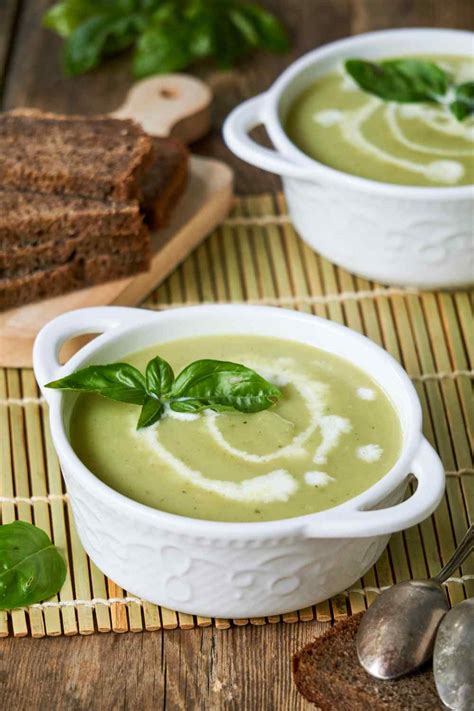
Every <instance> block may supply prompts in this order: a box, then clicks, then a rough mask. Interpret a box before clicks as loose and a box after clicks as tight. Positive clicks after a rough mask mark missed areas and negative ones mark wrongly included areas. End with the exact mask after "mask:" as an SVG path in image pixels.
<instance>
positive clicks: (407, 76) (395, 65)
mask: <svg viewBox="0 0 474 711" xmlns="http://www.w3.org/2000/svg"><path fill="white" fill-rule="evenodd" d="M345 68H346V71H347V72H348V74H350V76H351V77H352V78H353V79H354V81H355V82H356V83H357V84H358V85H359V86H360V88H361V89H363V90H364V91H367V92H368V93H369V94H375V95H376V96H379V97H380V98H381V99H385V100H386V101H397V102H400V103H411V102H419V101H437V100H438V99H439V98H440V97H442V96H444V95H445V94H446V92H447V90H448V84H449V77H448V75H447V74H446V72H444V71H443V70H442V69H441V68H440V67H438V66H437V65H436V64H433V62H428V61H424V60H420V59H391V60H387V61H384V62H380V63H378V64H377V63H375V62H367V61H365V60H363V59H348V60H347V61H346V62H345Z"/></svg>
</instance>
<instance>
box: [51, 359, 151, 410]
mask: <svg viewBox="0 0 474 711" xmlns="http://www.w3.org/2000/svg"><path fill="white" fill-rule="evenodd" d="M45 387H47V388H55V389H57V390H78V391H81V392H92V393H97V394H98V395H103V396H104V397H108V398H110V399H111V400H118V401H119V402H129V403H133V404H134V405H142V404H143V403H144V401H145V397H146V385H145V378H144V377H143V375H142V374H141V373H140V371H139V370H137V369H136V368H134V367H133V366H132V365H129V364H128V363H112V364H111V365H90V366H88V367H87V368H82V369H81V370H77V371H76V372H75V373H71V375H66V377H64V378H61V379H60V380H53V381H52V382H51V383H47V385H46V386H45Z"/></svg>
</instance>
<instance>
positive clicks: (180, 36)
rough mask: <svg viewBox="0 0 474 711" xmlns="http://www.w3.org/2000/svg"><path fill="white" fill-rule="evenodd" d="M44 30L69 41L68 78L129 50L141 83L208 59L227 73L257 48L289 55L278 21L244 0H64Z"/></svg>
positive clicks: (46, 20)
mask: <svg viewBox="0 0 474 711" xmlns="http://www.w3.org/2000/svg"><path fill="white" fill-rule="evenodd" d="M43 24H44V26H45V27H47V28H48V29H51V30H53V31H55V32H57V33H58V34H59V35H60V36H62V37H65V38H67V42H66V45H65V52H64V54H65V57H64V66H65V71H66V72H67V73H68V74H70V75H75V74H80V73H82V72H86V71H89V70H90V69H93V68H94V67H96V66H97V65H98V64H99V63H100V62H101V61H102V59H103V58H105V57H106V56H108V55H110V54H113V53H115V52H118V51H120V50H122V49H124V48H126V47H129V46H131V45H134V49H135V51H134V55H133V71H134V74H135V76H137V77H142V76H146V75H149V74H154V73H156V72H170V71H179V70H181V69H184V68H185V67H187V66H189V65H190V64H192V63H193V62H194V61H196V60H197V59H205V58H208V57H212V58H214V59H215V61H216V62H217V64H218V65H219V66H225V67H228V66H230V65H232V64H234V63H235V62H236V61H237V60H238V59H239V58H240V57H241V56H243V55H245V54H247V53H248V52H249V51H250V50H253V49H258V48H263V49H268V50H270V51H272V52H281V51H285V50H286V49H287V48H288V37H287V34H286V32H285V30H284V28H283V26H282V24H281V23H280V22H279V21H278V20H277V18H276V17H275V16H274V15H272V14H271V13H270V12H268V11H267V10H264V9H263V8H261V7H260V5H259V4H258V3H255V2H241V1H240V0H62V1H61V2H57V3H55V4H54V5H53V6H52V7H51V8H50V9H49V10H47V12H46V13H45V15H44V17H43Z"/></svg>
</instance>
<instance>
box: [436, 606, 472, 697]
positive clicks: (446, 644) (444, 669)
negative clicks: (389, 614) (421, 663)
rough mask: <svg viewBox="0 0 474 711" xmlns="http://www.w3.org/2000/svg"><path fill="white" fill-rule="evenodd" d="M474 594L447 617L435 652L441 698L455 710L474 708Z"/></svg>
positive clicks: (439, 632) (439, 633) (437, 637)
mask: <svg viewBox="0 0 474 711" xmlns="http://www.w3.org/2000/svg"><path fill="white" fill-rule="evenodd" d="M473 639H474V597H471V599H470V600H464V601H463V602H460V603H459V605H456V607H453V609H452V610H450V611H449V612H448V614H447V615H446V616H445V617H444V618H443V621H442V622H441V624H440V626H439V629H438V634H437V635H436V642H435V646H434V652H433V673H434V679H435V684H436V689H437V690H438V694H439V697H440V699H441V701H442V702H443V703H444V704H445V706H447V707H448V708H450V709H455V711H472V709H474V644H473Z"/></svg>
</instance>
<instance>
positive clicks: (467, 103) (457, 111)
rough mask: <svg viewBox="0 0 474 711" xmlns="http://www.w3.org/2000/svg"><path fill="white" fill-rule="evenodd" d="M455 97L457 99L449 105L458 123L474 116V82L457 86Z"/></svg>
mask: <svg viewBox="0 0 474 711" xmlns="http://www.w3.org/2000/svg"><path fill="white" fill-rule="evenodd" d="M454 96H455V99H454V101H452V102H451V103H450V104H449V109H450V111H451V113H452V114H454V116H456V118H457V119H458V121H464V119H466V118H468V117H469V116H474V81H468V82H466V83H465V84H459V85H458V86H456V87H455V89H454Z"/></svg>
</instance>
